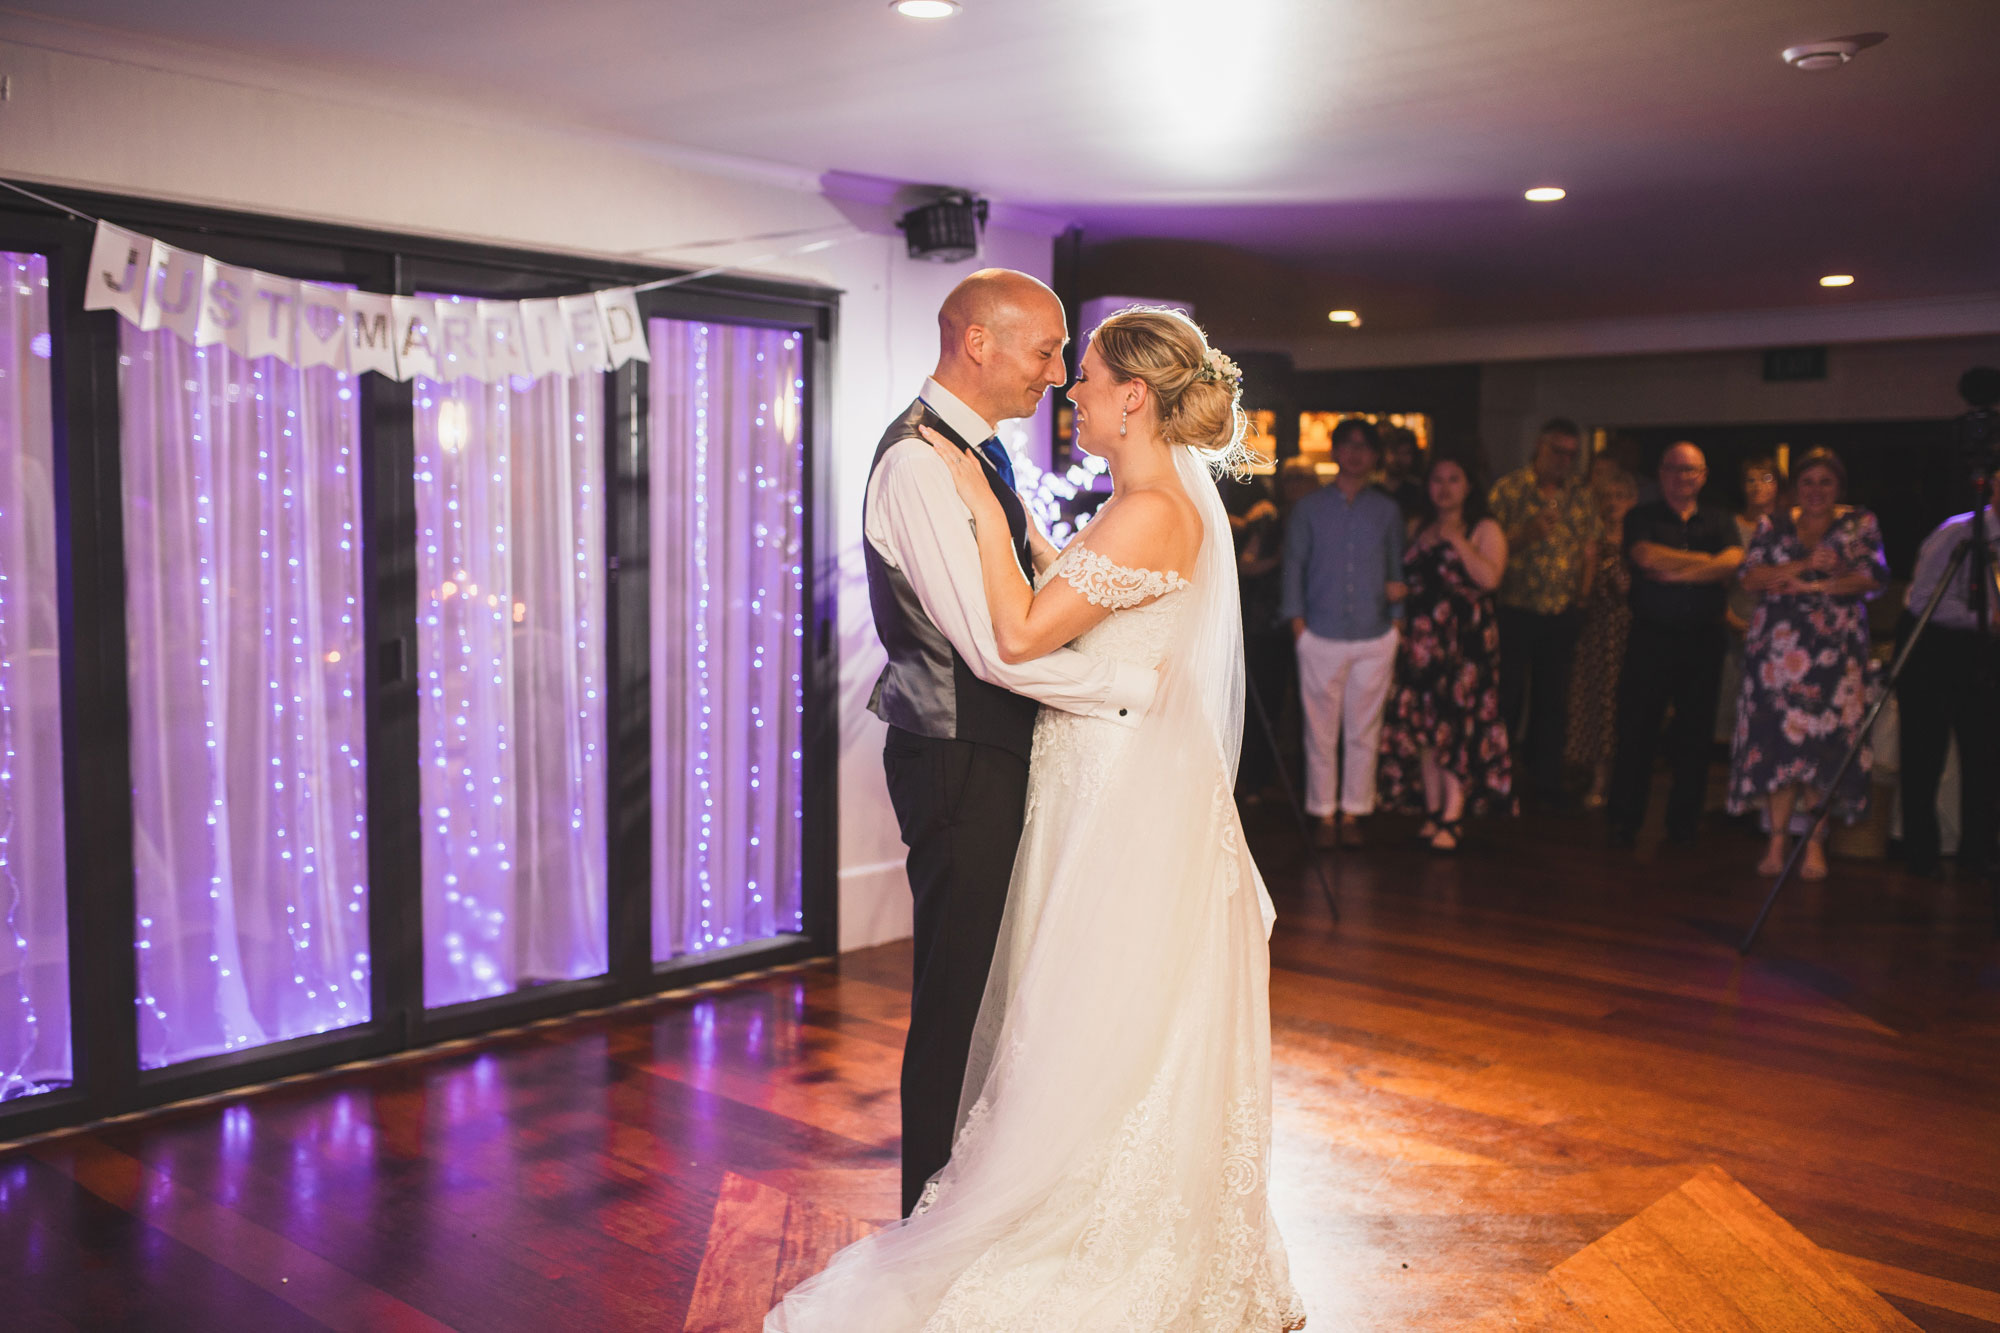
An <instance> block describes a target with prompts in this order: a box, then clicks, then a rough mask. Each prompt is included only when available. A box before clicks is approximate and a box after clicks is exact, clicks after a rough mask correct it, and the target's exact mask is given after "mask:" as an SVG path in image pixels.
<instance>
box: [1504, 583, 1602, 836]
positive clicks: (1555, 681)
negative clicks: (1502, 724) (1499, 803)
mask: <svg viewBox="0 0 2000 1333" xmlns="http://www.w3.org/2000/svg"><path fill="white" fill-rule="evenodd" d="M1582 629H1583V613H1582V612H1581V611H1578V610H1575V609H1571V610H1568V611H1560V612H1557V613H1556V614H1554V615H1544V614H1542V613H1541V612H1539V611H1524V610H1522V609H1521V608H1520V607H1518V606H1503V607H1501V608H1500V715H1501V717H1503V718H1504V719H1506V722H1507V731H1508V733H1509V734H1510V735H1511V736H1512V737H1513V740H1514V754H1515V756H1516V759H1515V762H1516V764H1517V765H1518V767H1517V769H1516V770H1515V771H1516V772H1518V773H1520V774H1521V775H1522V776H1523V777H1525V778H1526V779H1527V782H1528V786H1529V787H1530V789H1531V790H1532V791H1533V792H1534V794H1535V795H1537V796H1541V797H1545V798H1546V797H1553V796H1559V795H1561V793H1562V763H1563V741H1564V739H1565V737H1566V736H1567V734H1568V731H1569V677H1570V668H1571V666H1572V665H1574V663H1575V661H1576V640H1577V635H1578V634H1579V633H1580V632H1581V631H1582ZM1523 705H1525V706H1526V707H1527V710H1528V718H1527V723H1526V725H1525V726H1523V725H1522V721H1521V709H1522V707H1523Z"/></svg>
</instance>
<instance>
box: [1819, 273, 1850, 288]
mask: <svg viewBox="0 0 2000 1333" xmlns="http://www.w3.org/2000/svg"><path fill="white" fill-rule="evenodd" d="M1819 285H1820V286H1822V287H1852V286H1853V285H1854V275H1853V274H1852V273H1829V274H1827V275H1826V276H1825V277H1823V278H1821V279H1820V280H1819Z"/></svg>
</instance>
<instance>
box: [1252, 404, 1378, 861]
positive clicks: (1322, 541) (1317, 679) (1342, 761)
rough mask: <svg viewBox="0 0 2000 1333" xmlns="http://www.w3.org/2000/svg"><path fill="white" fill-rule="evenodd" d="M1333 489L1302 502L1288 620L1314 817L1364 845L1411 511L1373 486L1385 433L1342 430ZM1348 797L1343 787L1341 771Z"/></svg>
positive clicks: (1358, 426)
mask: <svg viewBox="0 0 2000 1333" xmlns="http://www.w3.org/2000/svg"><path fill="white" fill-rule="evenodd" d="M1332 443H1333V460H1334V462H1335V463H1336V464H1338V465H1339V468H1340V472H1339V474H1338V475H1337V476H1336V477H1335V478H1334V484H1333V485H1331V486H1328V487H1325V488H1323V489H1321V490H1318V491H1315V492H1313V493H1312V494H1311V495H1308V496H1306V497H1305V498H1304V499H1303V500H1301V501H1299V503H1298V507H1297V508H1295V509H1294V510H1293V511H1292V514H1291V517H1290V519H1289V520H1288V521H1287V523H1286V525H1285V572H1284V581H1283V590H1282V595H1281V598H1280V603H1279V608H1278V613H1279V614H1280V615H1281V616H1283V617H1284V618H1285V619H1286V620H1288V621H1290V622H1291V628H1292V640H1293V643H1294V645H1295V647H1296V650H1297V653H1298V660H1299V700H1300V703H1301V705H1302V707H1303V709H1304V712H1305V719H1306V812H1307V813H1308V814H1310V815H1312V816H1313V817H1314V818H1316V819H1318V820H1319V821H1320V833H1319V837H1320V841H1321V842H1322V843H1325V844H1328V845H1331V844H1332V843H1333V842H1335V841H1336V840H1337V841H1338V842H1339V843H1340V845H1341V846H1343V847H1359V846H1361V845H1362V842H1363V836H1362V833H1361V825H1360V823H1359V821H1360V820H1362V819H1365V818H1366V817H1367V816H1368V815H1369V814H1371V813H1373V812H1374V809H1375V756H1376V753H1377V751H1378V750H1379V748H1380V746H1381V741H1382V705H1383V702H1384V701H1385V700H1386V699H1387V698H1388V695H1389V680H1390V675H1391V673H1392V671H1393V669H1394V666H1395V661H1396V625H1395V617H1396V616H1397V615H1398V614H1400V613H1399V611H1398V610H1397V605H1396V604H1397V603H1399V602H1401V601H1402V599H1403V584H1402V579H1403V516H1402V513H1401V511H1399V510H1398V509H1397V508H1396V502H1395V501H1394V500H1391V499H1390V498H1389V497H1388V496H1387V495H1384V494H1383V493H1382V492H1381V491H1380V490H1378V489H1376V488H1375V487H1373V486H1371V485H1369V484H1368V479H1369V474H1370V473H1372V472H1373V471H1374V470H1375V464H1376V463H1377V461H1378V460H1379V459H1380V458H1381V453H1382V449H1381V443H1380V441H1379V440H1378V439H1377V437H1376V434H1375V427H1374V426H1372V425H1370V424H1369V423H1368V422H1366V421H1361V420H1359V419H1356V418H1349V419H1347V420H1346V421H1343V422H1341V423H1340V424H1339V425H1338V426H1336V427H1334V431H1333V441H1332ZM1336 764H1338V769H1339V790H1338V793H1337V794H1336V791H1335V769H1336Z"/></svg>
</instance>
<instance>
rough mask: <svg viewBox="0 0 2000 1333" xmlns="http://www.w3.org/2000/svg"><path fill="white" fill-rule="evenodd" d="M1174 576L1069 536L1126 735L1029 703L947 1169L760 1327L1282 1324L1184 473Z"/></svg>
mask: <svg viewBox="0 0 2000 1333" xmlns="http://www.w3.org/2000/svg"><path fill="white" fill-rule="evenodd" d="M1179 452H1180V455H1181V456H1182V459H1183V461H1182V463H1181V473H1182V481H1183V484H1184V486H1185V487H1186V489H1187V492H1188V494H1189V496H1190V497H1191V498H1192V499H1194V500H1195V501H1196V503H1197V504H1198V505H1199V506H1200V507H1201V509H1202V514H1203V520H1204V537H1203V543H1202V551H1201V556H1200V559H1199V560H1198V561H1197V568H1196V571H1195V574H1194V577H1193V578H1192V579H1185V580H1184V579H1182V578H1181V577H1180V576H1179V575H1177V574H1159V573H1153V572H1150V571H1144V570H1131V569H1126V568H1122V567H1120V566H1117V565H1115V564H1112V563H1111V562H1110V561H1108V560H1106V559H1105V558H1104V557H1102V556H1100V555H1098V554H1097V553H1096V552H1095V551H1093V550H1091V549H1090V548H1089V546H1088V544H1087V541H1086V539H1085V538H1079V539H1078V540H1076V541H1074V542H1072V543H1071V544H1070V546H1069V547H1068V548H1067V549H1066V550H1065V551H1064V552H1063V554H1062V556H1061V557H1060V558H1059V559H1058V560H1057V561H1056V562H1055V563H1054V564H1053V565H1052V566H1051V567H1050V569H1049V570H1048V571H1047V572H1046V573H1045V574H1044V576H1043V581H1044V582H1045V581H1047V580H1048V579H1050V578H1064V579H1067V580H1068V581H1069V582H1070V584H1071V585H1072V586H1073V587H1075V588H1076V589H1077V590H1078V591H1079V592H1081V593H1083V594H1084V595H1085V596H1087V597H1089V598H1090V599H1091V600H1092V601H1093V602H1095V603H1097V604H1098V605H1101V606H1109V607H1111V608H1112V611H1111V614H1110V615H1108V616H1107V617H1105V619H1104V620H1102V621H1101V622H1099V623H1098V624H1097V625H1096V626H1094V627H1093V628H1092V629H1091V630H1089V631H1088V632H1087V633H1085V634H1084V635H1082V636H1081V637H1080V638H1078V639H1077V640H1076V642H1075V643H1074V644H1073V645H1071V646H1072V647H1074V648H1076V649H1078V650H1079V651H1081V652H1085V653H1089V654H1092V655H1095V656H1104V657H1116V658H1120V659H1123V660H1126V661H1131V662H1137V663H1141V664H1143V665H1146V666H1157V667H1160V668H1161V678H1160V690H1159V694H1158V697H1157V698H1156V700H1155V702H1154V705H1153V708H1152V709H1151V710H1150V711H1149V712H1148V714H1147V715H1146V717H1145V718H1144V719H1142V721H1141V722H1140V724H1139V725H1138V726H1137V727H1125V726H1121V725H1118V724H1117V723H1114V722H1109V721H1102V720H1097V719H1092V718H1085V717H1080V716H1077V715H1075V714H1071V713H1063V712H1058V711H1056V710H1053V709H1044V710H1043V711H1042V713H1041V715H1040V718H1039V719H1038V721H1037V723H1036V726H1035V742H1034V754H1033V761H1032V763H1031V765H1030V768H1029V778H1028V805H1027V824H1026V828H1025V830H1024V832H1023V835H1022V840H1021V847H1020V852H1019V854H1018V856H1017V857H1016V860H1015V863H1014V875H1013V881H1012V885H1011V887H1010V889H1009V897H1008V904H1007V915H1006V919H1005V920H1004V921H1003V922H1002V924H1001V932H1000V942H999V947H998V950H997V952H996V955H995V958H994V962H993V970H992V973H991V974H990V976H989V978H988V983H987V991H986V997H985V1001H984V1004H983V1007H982V1009H981V1011H980V1020H979V1029H978V1032H977V1034H976V1035H975V1039H974V1044H973V1052H972V1060H971V1065H970V1068H969V1069H968V1071H967V1075H966V1083H965V1097H964V1101H963V1102H962V1103H961V1107H960V1125H959V1131H958V1137H957V1140H956V1141H955V1143H954V1145H953V1152H952V1158H951V1161H950V1162H949V1163H948V1164H947V1165H946V1166H945V1168H944V1169H943V1170H942V1171H940V1172H939V1173H938V1175H937V1176H936V1177H935V1178H934V1179H933V1180H932V1181H931V1182H930V1184H929V1186H928V1187H927V1188H926V1189H925V1192H924V1197H923V1202H922V1203H920V1204H919V1205H918V1208H917V1211H916V1214H915V1215H914V1216H912V1217H911V1218H910V1219H909V1220H908V1221H905V1222H903V1223H901V1224H899V1225H896V1226H892V1227H889V1228H887V1229H885V1230H883V1231H880V1232H877V1233H876V1234H875V1235H872V1236H869V1237H867V1238H865V1239H863V1240H861V1241H859V1242H857V1243H856V1244H854V1245H851V1246H849V1247H848V1248H847V1249H845V1250H843V1251H841V1253H839V1254H838V1255H836V1256H835V1257H834V1259H833V1261H832V1262H831V1263H830V1264H829V1265H828V1267H827V1269H826V1271H825V1272H823V1273H821V1274H820V1275H818V1276H817V1277H814V1278H811V1279H809V1280H808V1281H806V1282H804V1283H802V1284H801V1285H800V1286H798V1287H797V1288H795V1289H794V1290H793V1291H792V1292H791V1294H790V1295H788V1296H787V1297H786V1298H785V1300H784V1301H783V1303H782V1304H781V1305H780V1306H779V1307H778V1308H777V1309H776V1310H774V1311H772V1312H771V1314H770V1316H769V1317H768V1318H767V1320H766V1321H765V1325H764V1327H765V1330H766V1333H859V1331H860V1330H866V1331H867V1333H903V1331H907V1333H1035V1331H1041V1330H1047V1331H1048V1333H1058V1331H1059V1333H1097V1331H1099V1330H1104V1331H1106V1333H1109V1331H1110V1330H1129V1331H1130V1333H1170V1331H1171V1333H1276V1331H1277V1330H1281V1329H1296V1328H1301V1327H1303V1326H1304V1323H1305V1314H1304V1310H1303V1308H1302V1307H1301V1306H1300V1304H1299V1300H1298V1296H1297V1294H1296V1293H1295V1292H1294V1290H1293V1288H1292V1284H1291V1279H1290V1271H1289V1267H1288V1265H1287V1262H1286V1258H1285V1251H1284V1244H1283V1242H1282V1240H1281V1239H1280V1238H1279V1235H1278V1230H1277V1227H1276V1225H1275V1224H1274V1223H1273V1221H1272V1218H1271V1214H1270V1210H1269V1208H1268V1206H1267V1203H1266V1186H1267V1184H1268V1181H1269V1178H1270V1159H1271V1070H1270V1012H1269V1005H1268V993H1267V992H1268V985H1269V949H1268V945H1267V942H1266V941H1267V938H1268V933H1269V929H1270V924H1271V921H1272V912H1271V908H1270V899H1269V896H1268V895H1267V894H1266V892H1265V890H1264V884H1263V881H1262V879H1261V878H1260V877H1259V875H1258V873H1257V869H1256V866H1255V865H1254V864H1253V863H1252V862H1251V860H1250V857H1249V855H1248V853H1247V852H1246V851H1245V849H1244V846H1243V837H1242V827H1241V825H1240V823H1239V821H1238V819H1237V815H1236V807H1235V802H1234V800H1233V797H1232V789H1233V786H1234V780H1235V758H1236V752H1237V749H1238V746H1239V745H1240V741H1241V728H1242V699H1243V686H1242V669H1243V668H1242V646H1241V645H1242V638H1241V612H1240V609H1239V607H1238V603H1237V593H1236V578H1235V569H1234V561H1233V559H1232V555H1233V547H1232V544H1231V541H1230V536H1229V528H1228V524H1227V519H1226V518H1225V517H1224V515H1223V512H1222V505H1221V502H1220V499H1219V498H1218V497H1217V495H1216V492H1215V488H1214V486H1213V485H1212V484H1210V483H1209V481H1208V479H1207V476H1206V474H1205V472H1204V470H1203V469H1202V467H1201V465H1200V463H1199V461H1198V459H1197V458H1196V456H1195V455H1193V454H1192V453H1191V452H1190V451H1187V450H1181V451H1179Z"/></svg>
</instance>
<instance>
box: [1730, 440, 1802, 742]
mask: <svg viewBox="0 0 2000 1333" xmlns="http://www.w3.org/2000/svg"><path fill="white" fill-rule="evenodd" d="M1741 479H1742V482H1743V508H1742V509H1741V510H1739V511H1738V512H1737V515H1736V534H1737V536H1739V537H1741V538H1742V539H1743V547H1744V549H1745V550H1748V549H1749V547H1750V535H1751V534H1752V533H1754V532H1756V531H1757V525H1758V524H1759V523H1761V522H1763V520H1764V516H1765V515H1766V514H1769V513H1772V512H1773V511H1775V510H1776V509H1777V507H1778V496H1779V494H1780V493H1781V492H1782V491H1783V489H1784V484H1785V478H1784V474H1783V473H1782V472H1781V471H1780V470H1779V468H1778V460H1777V459H1775V458H1773V457H1771V455H1769V454H1761V455H1759V456H1757V457H1756V458H1746V459H1744V460H1743V468H1742V472H1741ZM1757 601H1758V598H1757V594H1756V593H1754V592H1751V591H1749V590H1748V589H1747V588H1745V587H1744V586H1743V580H1742V579H1741V578H1740V577H1739V578H1736V579H1732V580H1731V581H1730V584H1729V606H1728V609H1727V610H1725V611H1724V612H1723V614H1722V618H1723V621H1724V623H1726V624H1727V625H1728V626H1729V647H1728V648H1727V649H1726V650H1725V651H1724V652H1723V655H1722V696H1721V699H1722V702H1721V704H1720V705H1719V706H1718V707H1717V708H1716V710H1715V738H1716V739H1717V740H1719V741H1728V740H1729V739H1730V738H1731V737H1733V736H1734V735H1735V734H1736V696H1737V695H1738V694H1740V693H1741V692H1742V688H1743V636H1744V634H1745V633H1746V632H1748V630H1749V629H1750V616H1751V613H1752V612H1754V611H1755V610H1756V609H1757Z"/></svg>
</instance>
